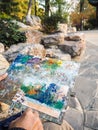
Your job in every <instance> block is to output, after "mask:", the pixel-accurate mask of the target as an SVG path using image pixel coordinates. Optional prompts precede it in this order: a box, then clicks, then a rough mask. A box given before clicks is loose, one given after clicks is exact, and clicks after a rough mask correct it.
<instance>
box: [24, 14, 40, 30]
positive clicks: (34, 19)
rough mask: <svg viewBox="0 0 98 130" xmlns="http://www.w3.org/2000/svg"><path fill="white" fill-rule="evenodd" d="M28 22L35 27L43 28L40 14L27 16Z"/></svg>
mask: <svg viewBox="0 0 98 130" xmlns="http://www.w3.org/2000/svg"><path fill="white" fill-rule="evenodd" d="M26 24H27V25H29V26H32V27H33V29H37V30H38V29H41V28H42V25H41V19H40V18H39V17H38V16H34V15H33V16H29V15H27V16H26Z"/></svg>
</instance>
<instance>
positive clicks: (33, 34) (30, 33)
mask: <svg viewBox="0 0 98 130" xmlns="http://www.w3.org/2000/svg"><path fill="white" fill-rule="evenodd" d="M25 34H26V37H27V40H26V43H35V44H36V43H40V41H41V38H42V36H43V33H42V32H40V31H37V30H27V31H25Z"/></svg>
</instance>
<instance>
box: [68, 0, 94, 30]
mask: <svg viewBox="0 0 98 130" xmlns="http://www.w3.org/2000/svg"><path fill="white" fill-rule="evenodd" d="M81 1H82V0H81ZM70 17H71V22H72V26H76V27H77V29H78V30H80V29H87V28H92V26H94V24H93V25H92V23H89V20H90V19H92V20H93V19H95V17H96V13H95V7H93V6H91V5H90V4H89V2H88V0H85V2H84V4H83V7H82V9H81V12H80V3H79V4H78V5H77V7H76V9H75V11H73V12H72V13H71V15H70ZM81 27H82V28H81Z"/></svg>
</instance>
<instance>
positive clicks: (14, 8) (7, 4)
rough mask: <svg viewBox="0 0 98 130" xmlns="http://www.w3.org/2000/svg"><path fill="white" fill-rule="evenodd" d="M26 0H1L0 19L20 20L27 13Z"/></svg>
mask: <svg viewBox="0 0 98 130" xmlns="http://www.w3.org/2000/svg"><path fill="white" fill-rule="evenodd" d="M27 4H28V0H22V1H21V2H20V1H19V0H7V1H6V0H2V1H1V2H0V12H1V13H0V18H13V19H17V20H22V18H23V17H24V16H25V15H26V13H27Z"/></svg>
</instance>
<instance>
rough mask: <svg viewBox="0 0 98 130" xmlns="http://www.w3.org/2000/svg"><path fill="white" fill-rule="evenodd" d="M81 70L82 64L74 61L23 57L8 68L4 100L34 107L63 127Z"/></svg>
mask: <svg viewBox="0 0 98 130" xmlns="http://www.w3.org/2000/svg"><path fill="white" fill-rule="evenodd" d="M78 70H79V63H76V62H73V61H62V60H59V59H51V58H46V59H40V58H39V57H36V56H30V55H22V54H19V55H18V56H17V58H16V59H15V60H14V62H13V63H12V64H11V66H10V67H9V69H8V77H7V79H5V81H3V82H1V83H0V86H1V88H0V95H1V97H2V98H1V100H2V101H3V102H6V103H10V104H11V103H12V101H13V102H14V103H15V104H16V106H17V107H18V105H17V104H18V103H20V104H21V106H22V107H23V108H25V107H31V108H32V109H34V110H37V111H39V113H40V116H41V117H42V118H44V119H46V120H50V121H53V122H56V123H58V124H60V123H61V122H62V119H63V116H64V111H65V108H66V107H67V93H68V90H69V88H71V87H72V86H73V85H74V82H75V77H76V76H77V75H78ZM16 92H17V93H16ZM19 107H20V106H19Z"/></svg>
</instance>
